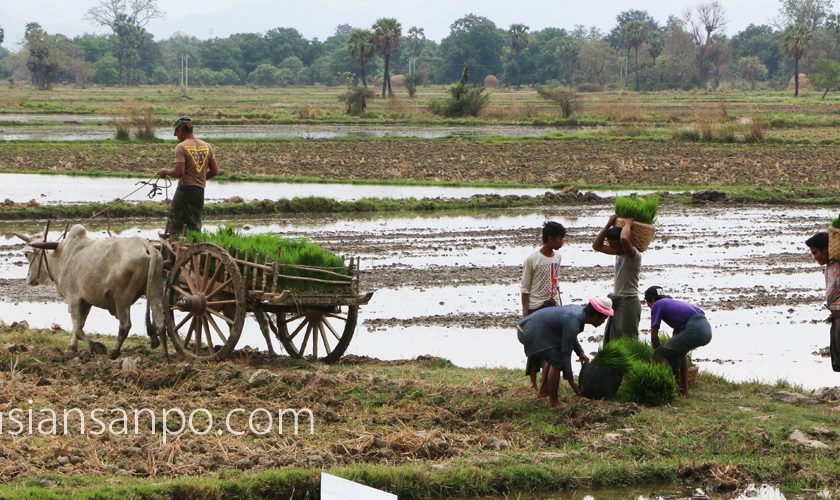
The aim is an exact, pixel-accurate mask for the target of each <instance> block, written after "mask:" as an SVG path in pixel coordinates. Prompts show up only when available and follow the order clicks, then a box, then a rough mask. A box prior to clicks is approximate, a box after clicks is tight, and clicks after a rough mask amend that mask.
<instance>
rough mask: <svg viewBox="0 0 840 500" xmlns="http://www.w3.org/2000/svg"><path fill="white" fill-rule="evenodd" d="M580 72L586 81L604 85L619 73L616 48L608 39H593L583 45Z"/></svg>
mask: <svg viewBox="0 0 840 500" xmlns="http://www.w3.org/2000/svg"><path fill="white" fill-rule="evenodd" d="M580 73H581V76H582V77H583V78H584V80H585V81H586V82H591V83H597V84H598V85H601V86H602V87H603V86H605V85H606V84H607V83H608V82H609V81H610V80H611V79H612V77H613V76H614V75H616V73H618V59H617V58H616V55H615V50H614V49H613V48H612V46H611V45H610V44H609V43H608V42H607V41H606V40H592V41H590V42H586V43H584V44H583V45H582V46H581V48H580Z"/></svg>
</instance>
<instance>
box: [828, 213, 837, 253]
mask: <svg viewBox="0 0 840 500" xmlns="http://www.w3.org/2000/svg"><path fill="white" fill-rule="evenodd" d="M828 258H829V259H831V260H840V215H838V216H837V218H836V219H833V220H832V221H831V225H830V226H828Z"/></svg>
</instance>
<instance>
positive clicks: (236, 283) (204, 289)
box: [166, 243, 247, 361]
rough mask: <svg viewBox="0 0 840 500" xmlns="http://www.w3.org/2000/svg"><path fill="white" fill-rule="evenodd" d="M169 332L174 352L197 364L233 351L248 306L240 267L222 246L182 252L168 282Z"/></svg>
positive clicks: (190, 248) (191, 247)
mask: <svg viewBox="0 0 840 500" xmlns="http://www.w3.org/2000/svg"><path fill="white" fill-rule="evenodd" d="M166 303H167V304H168V305H169V314H168V316H167V330H168V332H169V338H170V339H172V343H173V344H174V345H175V350H177V351H178V353H179V354H181V355H182V356H184V357H187V358H190V359H193V360H196V361H216V360H221V359H225V358H226V357H227V356H228V355H229V354H230V353H231V351H233V349H234V348H235V347H236V343H237V342H238V341H239V336H240V335H241V334H242V325H243V324H244V323H245V313H246V311H247V302H246V298H245V284H244V283H243V281H242V275H241V274H240V272H239V268H238V267H237V266H236V263H235V262H234V261H233V259H232V258H231V256H230V254H228V253H227V252H226V251H224V250H223V249H222V248H220V247H218V246H216V245H212V244H208V243H200V244H196V245H191V246H190V247H189V248H188V249H187V250H185V251H184V252H182V253H181V254H180V255H179V256H178V259H177V260H176V261H175V264H174V265H173V266H172V271H171V272H170V273H169V276H168V277H167V279H166Z"/></svg>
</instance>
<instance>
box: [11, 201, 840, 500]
mask: <svg viewBox="0 0 840 500" xmlns="http://www.w3.org/2000/svg"><path fill="white" fill-rule="evenodd" d="M609 212H610V211H609V209H608V208H606V207H598V208H592V207H583V206H566V207H560V208H551V209H543V210H533V209H520V210H499V211H487V212H485V213H468V214H464V213H459V214H458V215H446V214H444V215H437V214H435V215H431V216H430V215H417V216H397V217H393V216H392V217H387V216H378V215H377V216H376V217H373V218H371V217H365V216H340V217H334V216H330V217H327V216H316V217H312V216H306V217H283V218H277V219H274V220H271V221H269V220H265V219H262V220H259V219H248V220H244V219H243V220H237V221H235V223H236V224H238V225H239V226H240V227H241V228H243V230H244V231H245V232H247V233H263V232H271V233H276V234H280V235H283V236H288V237H295V238H299V237H306V238H309V239H311V240H313V241H315V242H316V243H319V244H321V245H323V246H325V247H327V248H328V249H330V250H332V251H334V252H336V253H339V254H342V255H358V256H361V257H362V269H363V270H369V271H370V273H368V274H364V275H363V277H362V284H363V287H364V285H365V283H366V282H367V283H368V284H369V285H370V283H375V284H376V288H377V290H376V293H375V294H374V296H373V299H372V300H371V302H370V303H369V304H368V305H367V306H363V307H362V308H361V310H360V316H359V317H360V321H359V325H358V327H357V329H356V335H355V336H354V338H353V341H352V342H351V344H350V347H349V350H348V354H358V355H367V356H372V357H376V358H381V359H399V358H412V357H415V356H418V355H423V354H431V355H436V356H441V357H444V358H448V359H450V360H451V361H452V362H453V363H455V364H456V365H459V366H464V367H505V368H511V369H521V368H523V367H524V362H525V358H524V355H523V353H522V347H521V345H520V344H519V342H518V341H517V340H516V336H515V334H514V331H513V329H512V322H513V320H514V319H515V317H516V315H517V314H518V311H519V309H520V304H519V300H520V299H519V274H520V272H521V271H520V269H521V268H520V267H519V266H521V263H522V261H523V260H524V259H525V257H526V256H527V255H528V254H529V253H531V252H533V251H535V249H536V247H537V243H538V241H537V238H538V236H537V235H538V228H539V227H540V226H541V224H542V223H543V221H545V220H548V219H550V220H556V221H559V222H561V223H563V224H564V225H565V226H567V227H568V228H569V234H568V236H567V239H566V244H565V246H564V247H563V249H562V250H561V252H562V268H561V271H562V276H561V282H562V283H561V287H562V300H563V302H564V303H582V302H583V301H584V300H586V299H587V298H588V297H590V296H592V295H600V294H606V293H608V292H609V291H611V285H612V274H611V273H612V270H611V266H612V265H613V259H612V258H611V257H609V256H605V255H601V254H598V253H596V252H594V251H592V250H591V246H590V245H591V238H592V237H593V236H594V234H595V233H596V232H597V230H598V229H599V228H600V227H601V225H602V224H603V223H604V222H606V219H607V217H608V215H609ZM832 214H836V208H807V209H797V208H790V207H785V208H784V209H783V210H780V209H779V208H777V207H760V206H756V207H748V208H737V207H721V208H716V207H698V208H666V209H665V210H664V212H663V213H662V214H661V215H660V218H659V221H658V225H657V227H658V232H657V235H656V238H655V240H654V243H653V244H652V245H651V248H650V249H649V250H648V251H647V252H645V253H644V257H643V269H642V277H641V283H640V288H641V289H642V290H644V289H645V288H646V287H648V286H650V285H661V286H664V287H665V288H666V289H667V290H668V292H669V294H670V295H673V296H674V297H675V298H677V299H682V300H687V301H690V302H693V303H696V304H698V305H699V306H700V307H702V308H703V309H704V310H705V311H706V313H707V316H708V317H709V320H710V322H711V323H712V325H713V328H714V337H713V339H712V342H711V344H709V345H708V346H705V347H702V348H700V349H697V350H695V351H694V352H693V359H694V361H695V363H696V364H698V365H699V366H700V368H701V370H704V371H707V372H711V373H715V374H719V375H722V376H724V377H726V378H728V379H731V380H735V381H763V382H769V383H773V382H776V381H777V380H778V379H786V380H787V381H789V382H790V383H793V384H800V385H802V386H803V387H806V388H817V387H823V386H833V385H837V384H838V381H840V376H838V374H836V373H834V372H832V370H831V367H830V362H829V360H828V358H826V357H821V356H819V355H818V354H815V353H817V352H818V351H819V350H820V349H822V348H824V347H826V346H827V345H828V327H827V325H825V324H823V323H820V320H822V319H824V318H825V317H826V316H827V314H826V311H825V309H824V306H823V302H824V286H825V280H824V276H823V274H822V270H821V269H820V267H819V266H817V265H816V264H815V263H813V262H812V261H811V258H810V254H809V253H808V250H807V248H806V247H805V245H804V240H805V239H806V238H807V237H808V236H810V235H811V234H813V233H814V232H816V231H818V230H823V229H824V227H825V224H826V221H827V220H828V219H829V218H830V217H831V216H832ZM225 222H226V221H221V220H218V221H208V223H207V229H214V228H215V227H217V226H218V225H220V224H223V223H225ZM158 226H159V224H155V225H140V226H130V227H125V226H124V227H122V228H120V230H119V234H120V235H121V236H128V235H135V234H136V235H140V236H143V237H146V238H154V237H155V235H156V233H157V231H158V230H159V227H158ZM35 229H36V227H34V226H31V227H17V226H15V225H13V224H12V225H10V224H8V223H5V224H3V225H2V226H0V231H1V232H3V233H6V232H9V231H11V230H26V231H34V230H35ZM91 232H92V233H95V235H96V236H97V237H105V236H106V235H105V234H104V229H103V228H102V227H99V228H95V227H94V228H91ZM13 245H16V244H15V242H14V241H13V240H11V239H8V238H7V239H5V240H4V239H2V238H0V279H2V280H13V281H14V280H21V279H22V278H23V277H24V275H25V272H26V267H25V265H24V263H23V256H22V254H21V253H20V252H19V250H18V249H19V248H20V247H18V246H13ZM441 276H443V278H441ZM3 283H6V282H5V281H3ZM4 286H5V285H4ZM24 289H25V287H24ZM48 291H49V289H44V291H43V292H42V294H41V295H39V297H41V299H42V300H41V302H39V303H32V301H30V300H27V298H26V296H24V297H20V298H18V299H17V300H15V298H14V297H8V296H7V297H5V298H4V299H3V301H2V302H0V318H2V319H3V321H5V322H7V323H10V322H11V321H19V320H26V321H28V322H29V324H30V325H31V326H33V327H50V326H51V325H52V324H53V323H57V324H59V325H61V326H62V327H64V328H65V329H69V328H70V320H69V314H68V313H67V312H66V308H65V306H64V305H62V304H60V303H57V302H50V301H49V297H48V298H46V299H44V298H43V295H44V294H47V295H48ZM45 301H47V302H46V303H44V302H45ZM143 311H144V308H143V306H141V305H139V304H138V305H136V306H135V307H134V309H133V323H134V325H135V327H134V328H133V330H132V331H133V332H134V333H135V334H141V333H142V332H143V329H142V319H143ZM649 323H650V310H649V309H648V308H647V307H643V313H642V321H641V328H642V329H643V330H647V328H648V327H649ZM116 327H117V324H116V320H115V319H113V318H111V317H110V316H108V314H107V313H105V312H104V311H96V310H95V311H94V312H92V313H91V317H90V319H89V320H88V327H87V330H88V331H91V332H101V333H115V332H116ZM668 330H669V328H667V326H665V325H663V331H666V332H667V331H668ZM602 334H603V327H601V328H598V329H595V328H593V327H591V326H587V327H586V329H585V331H584V332H583V333H582V334H581V335H580V336H579V338H580V340H581V344H582V345H583V347H584V349H585V350H586V351H587V352H593V351H595V350H597V348H598V346H599V345H600V338H599V336H600V335H602ZM642 335H643V337H645V338H647V332H646V331H643V333H642ZM245 345H251V346H254V347H259V348H265V341H264V340H263V338H262V335H261V333H260V330H259V328H258V327H257V325H256V323H255V321H254V320H253V318H250V317H249V319H248V321H247V323H246V325H245V330H244V331H243V335H242V338H241V339H240V342H239V347H243V346H245ZM275 348H277V349H278V351H279V350H280V346H279V344H278V343H276V342H275ZM596 498H598V497H597V496H596Z"/></svg>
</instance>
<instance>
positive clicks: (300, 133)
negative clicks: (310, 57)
mask: <svg viewBox="0 0 840 500" xmlns="http://www.w3.org/2000/svg"><path fill="white" fill-rule="evenodd" d="M0 122H6V123H9V124H12V125H5V126H0V141H61V142H65V141H104V140H108V139H113V138H114V134H115V129H114V126H113V125H111V124H110V123H109V119H108V117H105V116H87V115H48V116H32V115H0ZM558 130H563V129H561V128H557V127H528V126H505V125H487V126H473V127H470V126H462V127H447V126H423V127H417V126H400V125H387V126H384V125H383V126H376V125H330V124H317V125H248V126H242V125H204V126H202V127H201V137H203V138H206V139H337V138H343V137H355V138H381V137H413V138H418V139H439V138H443V137H491V136H504V137H542V136H544V135H546V134H549V133H551V132H556V131H558ZM575 130H579V129H575ZM155 135H156V137H157V138H158V139H162V140H171V139H172V131H171V130H170V128H169V127H168V126H166V127H159V128H158V129H157V131H156V133H155Z"/></svg>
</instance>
